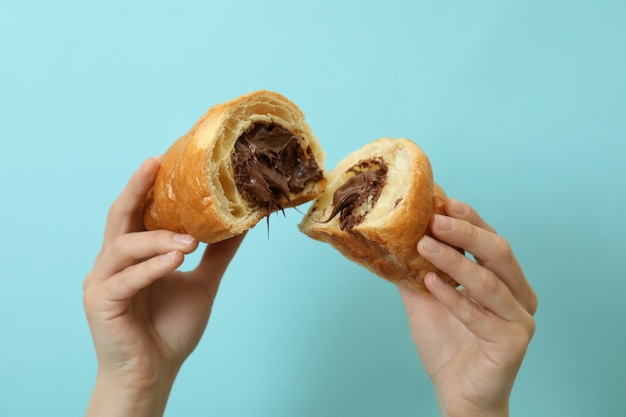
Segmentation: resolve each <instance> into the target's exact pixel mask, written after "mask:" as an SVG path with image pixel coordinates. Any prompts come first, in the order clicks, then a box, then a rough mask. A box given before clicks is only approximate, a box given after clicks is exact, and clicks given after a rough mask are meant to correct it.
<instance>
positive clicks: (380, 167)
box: [326, 157, 388, 230]
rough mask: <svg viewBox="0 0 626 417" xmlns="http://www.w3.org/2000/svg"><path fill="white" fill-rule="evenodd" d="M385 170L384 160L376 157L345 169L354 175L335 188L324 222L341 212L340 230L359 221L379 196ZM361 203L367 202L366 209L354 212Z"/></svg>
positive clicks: (350, 226) (349, 227) (385, 174)
mask: <svg viewBox="0 0 626 417" xmlns="http://www.w3.org/2000/svg"><path fill="white" fill-rule="evenodd" d="M387 170H388V167H387V164H386V163H385V161H383V159H382V158H380V157H376V158H371V159H367V160H365V161H359V163H358V164H356V165H354V166H353V167H352V168H350V169H349V170H348V171H346V172H352V173H353V174H354V176H352V177H351V178H350V179H349V180H348V181H347V182H346V183H345V184H343V185H342V186H341V187H339V188H337V189H336V190H335V193H334V194H333V211H332V213H331V214H330V217H329V218H328V220H326V222H329V221H330V220H332V219H333V218H334V217H335V216H336V215H337V214H339V213H341V214H340V216H339V226H340V227H341V230H346V229H348V230H350V229H352V228H353V227H354V226H356V225H357V224H359V223H361V222H362V221H363V219H364V218H365V216H366V215H367V214H368V213H369V212H370V211H371V209H372V208H374V206H375V205H376V201H377V200H378V197H380V193H381V191H382V189H383V186H384V184H385V179H386V177H387ZM363 204H367V209H366V210H365V211H363V212H362V213H361V214H356V213H354V211H355V210H356V209H357V208H358V207H360V206H361V205H363Z"/></svg>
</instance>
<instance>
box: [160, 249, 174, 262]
mask: <svg viewBox="0 0 626 417" xmlns="http://www.w3.org/2000/svg"><path fill="white" fill-rule="evenodd" d="M175 256H176V251H175V250H173V251H170V252H168V253H164V254H163V255H161V260H162V261H163V262H165V263H170V262H172V261H173V260H174V257H175Z"/></svg>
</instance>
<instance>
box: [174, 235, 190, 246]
mask: <svg viewBox="0 0 626 417" xmlns="http://www.w3.org/2000/svg"><path fill="white" fill-rule="evenodd" d="M173 239H174V242H176V243H180V244H181V245H185V246H187V245H191V244H192V243H193V241H194V239H193V237H192V236H190V235H184V234H181V233H176V234H175V235H174V237H173Z"/></svg>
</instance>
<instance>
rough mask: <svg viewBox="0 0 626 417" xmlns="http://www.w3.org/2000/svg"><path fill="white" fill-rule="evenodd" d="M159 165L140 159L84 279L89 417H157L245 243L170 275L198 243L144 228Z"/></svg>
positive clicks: (232, 243)
mask: <svg viewBox="0 0 626 417" xmlns="http://www.w3.org/2000/svg"><path fill="white" fill-rule="evenodd" d="M159 166H160V163H159V161H158V160H156V159H148V160H147V161H146V162H144V164H143V165H142V166H141V168H139V170H137V172H135V174H134V175H133V176H132V178H131V179H130V181H129V182H128V184H127V186H126V188H125V189H124V190H123V191H122V193H121V194H120V196H119V197H118V198H117V200H116V201H115V202H114V203H113V205H112V206H111V209H110V211H109V216H108V219H107V224H106V229H105V234H104V242H103V245H102V250H101V251H100V253H99V255H98V257H97V259H96V261H95V264H94V267H93V269H92V271H91V272H90V273H89V274H88V275H87V277H86V278H85V281H84V285H83V288H84V296H83V300H84V307H85V312H86V314H87V319H88V322H89V327H90V329H91V334H92V337H93V342H94V345H95V349H96V354H97V357H98V377H97V381H96V387H95V389H94V392H93V395H92V398H91V402H90V404H89V409H88V411H87V415H88V416H99V415H103V416H104V415H108V416H111V415H116V416H126V415H128V416H131V415H132V416H135V417H137V416H155V415H162V413H163V410H164V408H165V404H166V401H167V397H168V394H169V391H170V388H171V386H172V384H173V382H174V379H175V377H176V374H177V373H178V370H179V369H180V367H181V365H182V364H183V362H184V360H185V359H186V358H187V357H188V356H189V354H190V353H191V352H192V351H193V349H194V348H195V347H196V345H197V344H198V342H199V340H200V337H201V336H202V333H203V331H204V329H205V327H206V325H207V322H208V319H209V315H210V313H211V307H212V305H213V300H214V299H215V295H216V293H217V290H218V286H219V283H220V280H221V278H222V275H223V274H224V271H225V270H226V267H227V266H228V264H229V263H230V261H231V259H232V257H233V256H234V254H235V252H236V250H237V248H238V247H239V244H240V243H241V241H242V239H243V235H241V236H238V237H235V238H233V239H230V240H227V241H223V242H220V243H216V244H211V245H208V246H207V248H206V250H205V252H204V256H203V257H202V260H201V261H200V263H199V265H198V266H197V267H196V268H195V269H194V270H193V271H190V272H184V273H183V272H180V271H176V268H178V267H179V266H180V265H181V264H182V262H183V260H184V256H185V255H186V254H189V253H191V252H193V251H194V250H195V249H196V248H197V247H198V242H197V241H195V240H194V239H193V238H192V237H191V236H188V235H181V234H176V233H174V232H170V231H166V230H158V231H145V229H144V227H143V222H142V220H141V208H142V204H143V201H144V199H145V197H146V195H147V193H148V191H149V189H150V187H151V186H152V183H153V182H154V177H155V175H156V172H157V171H158V169H159Z"/></svg>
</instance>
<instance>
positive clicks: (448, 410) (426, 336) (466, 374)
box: [399, 199, 537, 417]
mask: <svg viewBox="0 0 626 417" xmlns="http://www.w3.org/2000/svg"><path fill="white" fill-rule="evenodd" d="M445 210H446V214H447V216H443V215H435V217H434V218H433V220H432V221H431V231H432V233H433V235H434V237H435V238H436V239H437V240H435V239H432V238H430V237H427V236H426V237H424V238H423V239H422V240H421V241H420V242H419V244H418V247H417V249H418V251H419V253H420V254H421V255H422V256H423V257H425V258H426V259H428V260H429V261H430V262H431V263H433V264H434V265H435V266H437V267H438V268H439V269H441V270H442V271H444V272H446V273H447V274H449V275H450V276H451V277H452V278H454V279H455V280H456V281H457V282H458V283H459V284H460V285H461V286H462V288H461V289H457V288H454V287H452V286H450V285H447V284H445V283H444V282H443V281H442V280H441V279H439V277H437V276H436V274H434V273H430V274H428V275H427V276H426V278H425V284H426V287H427V288H428V290H429V291H430V292H428V291H422V292H417V291H413V290H410V289H407V288H403V287H399V290H400V294H401V296H402V299H403V301H404V304H405V307H406V310H407V313H408V316H409V326H410V330H411V335H412V337H413V341H414V342H415V345H416V347H417V351H418V353H419V355H420V358H421V360H422V362H423V364H424V367H425V369H426V372H428V374H429V376H430V377H431V379H432V381H433V384H434V387H435V392H436V393H437V399H438V402H439V405H440V408H441V412H442V415H443V416H452V417H454V416H463V417H469V416H482V417H486V416H498V417H500V416H508V403H509V397H510V393H511V390H512V388H513V382H514V380H515V377H516V375H517V372H518V370H519V367H520V366H521V363H522V360H523V358H524V355H525V353H526V348H527V346H528V344H529V343H530V340H531V338H532V336H533V333H534V330H535V322H534V319H533V314H534V313H535V310H536V309H537V297H536V295H535V293H534V291H533V290H532V288H531V287H530V285H529V284H528V282H527V281H526V278H525V277H524V274H523V272H522V269H521V268H520V266H519V264H518V262H517V260H516V258H515V256H514V254H513V252H512V250H511V248H510V246H509V244H508V242H507V241H506V240H504V239H503V238H502V237H500V236H498V235H497V234H496V233H495V231H494V229H493V228H492V227H491V226H489V225H488V224H487V223H485V221H484V220H483V219H482V218H481V217H480V216H479V215H478V214H477V213H476V212H475V211H474V210H473V209H472V208H471V207H469V206H467V205H465V204H463V203H461V202H460V201H457V200H453V199H448V200H447V201H446V204H445ZM455 247H456V248H461V249H464V250H465V251H466V252H468V253H470V254H472V255H473V257H474V259H475V261H473V260H471V259H470V258H469V257H466V256H463V255H462V254H461V253H459V251H458V250H456V249H454V248H455Z"/></svg>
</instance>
